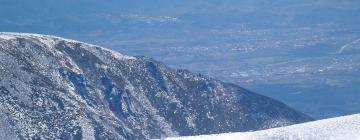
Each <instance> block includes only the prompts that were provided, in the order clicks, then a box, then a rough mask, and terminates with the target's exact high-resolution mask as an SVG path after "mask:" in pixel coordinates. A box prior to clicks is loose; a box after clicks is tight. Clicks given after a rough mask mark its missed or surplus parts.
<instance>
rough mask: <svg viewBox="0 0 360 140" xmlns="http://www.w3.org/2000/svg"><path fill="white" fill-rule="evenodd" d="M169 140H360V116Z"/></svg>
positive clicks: (168, 139)
mask: <svg viewBox="0 0 360 140" xmlns="http://www.w3.org/2000/svg"><path fill="white" fill-rule="evenodd" d="M167 140H360V114H355V115H349V116H343V117H337V118H330V119H324V120H319V121H313V122H308V123H302V124H296V125H291V126H285V127H280V128H273V129H267V130H262V131H255V132H243V133H241V132H239V133H224V134H216V135H202V136H191V137H179V138H167Z"/></svg>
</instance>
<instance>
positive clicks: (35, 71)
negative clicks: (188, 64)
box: [0, 33, 312, 139]
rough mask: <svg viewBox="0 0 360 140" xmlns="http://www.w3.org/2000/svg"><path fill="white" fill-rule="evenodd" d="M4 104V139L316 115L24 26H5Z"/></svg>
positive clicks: (0, 118) (204, 128)
mask: <svg viewBox="0 0 360 140" xmlns="http://www.w3.org/2000/svg"><path fill="white" fill-rule="evenodd" d="M0 110H1V111H0V139H151V138H163V137H169V136H187V135H199V134H210V133H222V132H235V131H236V132H238V131H249V130H259V129H266V128H271V127H278V126H284V125H290V124H294V123H301V122H305V121H310V120H312V119H311V118H310V117H308V116H306V115H304V114H302V113H300V112H297V111H295V110H293V109H291V108H290V107H288V106H286V105H285V104H283V103H281V102H278V101H275V100H273V99H271V98H268V97H265V96H262V95H259V94H256V93H253V92H251V91H248V90H246V89H243V88H241V87H239V86H237V85H234V84H228V83H223V82H221V81H218V80H215V79H211V78H209V77H206V76H203V75H200V74H194V73H191V72H189V71H187V70H174V69H171V68H169V67H167V66H165V65H164V64H162V63H160V62H158V61H155V60H153V59H150V58H146V57H131V56H125V55H122V54H120V53H118V52H115V51H111V50H108V49H105V48H102V47H99V46H96V45H91V44H86V43H82V42H78V41H74V40H69V39H63V38H59V37H54V36H47V35H38V34H24V33H0Z"/></svg>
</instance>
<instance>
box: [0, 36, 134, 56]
mask: <svg viewBox="0 0 360 140" xmlns="http://www.w3.org/2000/svg"><path fill="white" fill-rule="evenodd" d="M17 38H27V39H37V40H39V41H40V42H41V43H43V44H45V45H46V46H47V47H51V46H54V44H55V42H56V41H59V40H61V41H66V42H69V43H80V44H83V46H82V47H84V46H85V49H88V50H90V51H91V50H94V48H96V47H97V48H101V49H103V50H106V51H108V52H110V53H111V55H112V56H113V57H115V58H117V59H119V60H123V59H136V58H135V57H132V56H127V55H123V54H121V53H119V52H116V51H113V50H110V49H107V48H104V47H101V46H97V45H93V44H88V43H85V42H81V41H76V40H72V39H66V38H62V37H58V36H52V35H42V34H33V33H16V32H0V39H3V40H13V39H17ZM0 41H1V40H0Z"/></svg>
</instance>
